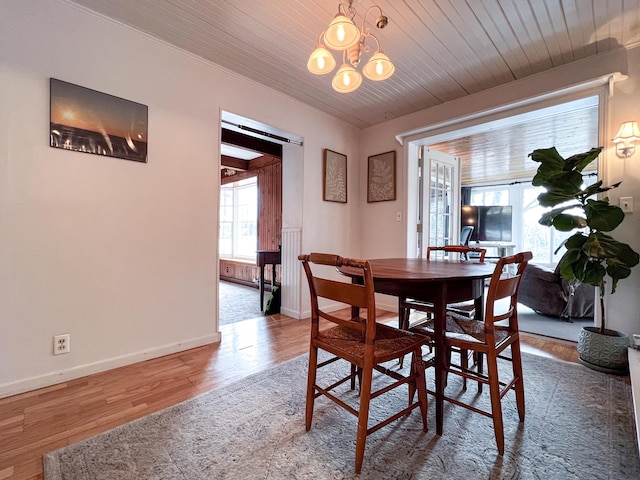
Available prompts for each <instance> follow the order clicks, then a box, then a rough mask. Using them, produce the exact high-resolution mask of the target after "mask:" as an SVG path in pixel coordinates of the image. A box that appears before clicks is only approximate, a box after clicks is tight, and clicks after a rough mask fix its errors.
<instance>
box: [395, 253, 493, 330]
mask: <svg viewBox="0 0 640 480" xmlns="http://www.w3.org/2000/svg"><path fill="white" fill-rule="evenodd" d="M434 252H442V253H443V254H446V255H447V256H449V255H451V254H453V255H458V258H460V260H465V261H476V262H479V263H484V258H485V255H486V254H487V250H486V249H485V248H478V247H466V246H464V245H445V246H440V247H436V246H433V247H427V260H430V259H431V258H432V253H434ZM470 254H475V256H472V255H470ZM469 300H472V299H469ZM398 310H399V316H398V326H399V327H400V328H402V329H404V330H408V329H409V327H410V324H409V319H410V317H411V310H418V311H421V312H424V313H426V314H427V316H428V317H429V318H431V317H432V316H433V312H434V306H433V304H432V303H430V302H424V301H421V300H417V299H413V298H407V297H399V300H398ZM447 310H451V311H454V312H456V313H459V314H461V315H466V316H468V317H472V316H474V315H475V303H474V302H473V301H471V302H468V301H467V302H459V303H454V304H450V305H447Z"/></svg>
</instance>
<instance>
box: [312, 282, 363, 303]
mask: <svg viewBox="0 0 640 480" xmlns="http://www.w3.org/2000/svg"><path fill="white" fill-rule="evenodd" d="M313 284H314V288H315V291H316V295H317V296H318V297H322V298H327V299H329V300H334V301H336V302H340V303H346V304H349V305H351V306H353V307H360V308H366V306H367V302H368V300H369V299H368V296H367V288H366V286H365V285H357V284H355V283H346V282H340V281H337V280H329V279H326V278H319V277H313Z"/></svg>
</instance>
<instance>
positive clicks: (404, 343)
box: [298, 253, 428, 473]
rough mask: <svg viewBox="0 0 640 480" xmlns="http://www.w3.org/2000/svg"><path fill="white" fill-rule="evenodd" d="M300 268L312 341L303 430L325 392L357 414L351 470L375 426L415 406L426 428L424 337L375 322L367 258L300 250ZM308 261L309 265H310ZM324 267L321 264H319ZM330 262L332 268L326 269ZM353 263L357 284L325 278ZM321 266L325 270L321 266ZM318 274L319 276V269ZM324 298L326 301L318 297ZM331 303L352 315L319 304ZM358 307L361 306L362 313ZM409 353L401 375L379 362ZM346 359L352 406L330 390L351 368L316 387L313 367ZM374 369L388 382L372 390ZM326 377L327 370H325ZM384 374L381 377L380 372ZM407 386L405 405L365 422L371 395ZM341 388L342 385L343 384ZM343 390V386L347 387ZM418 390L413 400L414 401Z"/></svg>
mask: <svg viewBox="0 0 640 480" xmlns="http://www.w3.org/2000/svg"><path fill="white" fill-rule="evenodd" d="M298 259H299V260H300V261H301V262H302V265H303V267H304V271H305V273H306V276H307V280H308V281H309V291H310V293H311V345H310V352H309V374H308V383H307V406H306V429H307V431H308V430H309V429H311V423H312V418H313V407H314V401H315V399H316V398H317V397H320V396H325V397H327V398H328V399H330V400H332V401H334V402H335V403H337V404H338V405H339V406H341V407H342V408H344V409H345V410H347V411H348V412H350V413H352V414H353V415H355V416H357V417H358V426H357V434H356V452H355V453H356V454H355V471H356V473H360V470H361V468H362V462H363V458H364V450H365V443H366V438H367V436H368V435H369V434H371V433H373V432H375V431H377V430H378V429H379V428H381V427H383V426H385V425H387V424H389V423H391V422H392V421H394V420H397V419H399V418H400V417H402V416H404V415H407V414H408V413H409V412H411V411H412V410H413V409H415V408H419V409H420V415H421V417H422V425H423V429H424V431H427V390H426V383H425V373H424V371H425V365H424V363H423V361H422V346H423V345H425V344H426V343H427V342H428V338H426V337H425V336H423V335H419V334H415V333H412V332H408V331H406V330H399V329H397V328H394V327H392V326H389V325H384V324H380V323H376V303H375V295H374V289H373V276H372V273H371V268H370V266H369V262H367V261H366V260H357V259H350V258H343V257H339V256H337V255H331V254H323V253H311V254H308V255H300V256H299V257H298ZM312 266H313V267H312ZM323 266H324V267H323ZM328 267H333V268H328ZM339 267H353V268H355V269H359V270H360V271H361V272H362V277H361V278H362V281H363V283H362V284H355V283H345V282H343V281H339V280H334V279H331V278H328V277H330V276H332V275H331V274H333V276H335V268H339ZM323 268H324V270H322V269H323ZM320 271H321V273H322V275H318V272H320ZM319 299H327V300H330V302H326V301H324V302H321V301H319ZM336 302H338V303H340V304H344V305H345V306H346V307H352V308H351V312H352V314H353V315H352V316H351V317H350V318H344V317H342V316H338V315H335V314H333V313H330V312H329V311H327V310H325V309H324V308H323V307H322V305H321V303H322V304H329V305H331V306H332V307H333V308H332V311H333V310H335V305H336ZM360 309H366V314H362V315H361V310H360ZM321 319H324V320H326V321H328V322H330V323H329V324H330V325H333V326H330V328H324V326H323V328H322V329H321V328H320V320H321ZM319 349H320V350H324V351H326V352H329V354H331V358H329V359H328V360H325V361H322V362H320V363H318V350H319ZM408 353H411V354H412V361H411V368H410V372H409V373H408V374H406V375H404V374H401V373H400V372H398V371H395V370H391V369H389V368H387V367H385V366H384V365H382V364H383V363H385V362H389V361H392V360H395V359H397V358H398V357H399V356H401V355H406V354H408ZM340 359H343V360H345V361H346V362H345V366H347V369H349V367H350V365H349V364H351V366H355V372H357V376H358V380H359V386H360V399H359V402H358V405H357V407H356V408H354V407H353V406H352V405H349V404H347V402H346V401H345V400H343V399H342V398H340V392H338V391H335V389H336V388H337V387H338V386H340V385H343V384H345V383H346V382H348V381H350V380H353V378H354V373H353V372H354V370H353V369H351V370H350V371H349V373H346V372H345V374H344V376H343V377H342V378H340V379H339V380H337V381H336V380H331V381H329V380H326V381H325V382H322V383H323V385H324V383H328V382H331V384H330V385H329V386H320V383H321V382H320V381H319V380H318V377H320V379H323V380H324V378H323V375H322V373H320V374H318V371H319V370H320V369H321V368H322V367H325V366H327V365H329V364H331V363H333V362H335V361H337V360H340ZM374 371H376V372H380V373H382V374H385V375H386V376H388V377H389V379H388V380H389V381H386V382H382V383H383V384H384V385H382V386H380V388H378V387H376V388H377V389H376V390H374V389H372V379H373V374H374ZM325 377H326V375H325ZM384 378H386V377H384ZM402 385H407V386H408V393H409V396H408V405H407V406H406V407H405V408H402V409H401V410H400V411H398V412H397V413H395V414H394V415H392V416H390V417H389V418H387V419H385V420H383V421H381V422H378V423H377V424H375V425H372V426H369V406H370V402H371V400H372V399H375V398H377V397H379V396H381V395H383V394H384V393H387V392H388V391H390V390H392V389H394V388H397V387H400V386H402ZM345 388H346V386H345ZM347 390H348V389H347ZM416 391H417V394H418V395H417V400H416V401H413V399H414V397H415V393H416Z"/></svg>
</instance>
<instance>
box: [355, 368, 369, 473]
mask: <svg viewBox="0 0 640 480" xmlns="http://www.w3.org/2000/svg"><path fill="white" fill-rule="evenodd" d="M372 377H373V366H372V365H370V364H368V365H366V366H365V367H364V369H363V371H362V386H361V389H360V409H359V410H360V411H359V413H358V431H357V434H356V473H360V470H362V461H363V460H364V447H365V445H366V443H367V430H368V425H369V404H370V403H371V383H372Z"/></svg>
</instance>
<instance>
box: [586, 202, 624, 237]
mask: <svg viewBox="0 0 640 480" xmlns="http://www.w3.org/2000/svg"><path fill="white" fill-rule="evenodd" d="M584 212H585V214H586V215H587V223H588V224H589V226H590V227H591V228H592V229H594V230H600V231H602V232H610V231H612V230H614V229H615V228H616V227H617V226H618V225H620V224H621V223H622V221H623V220H624V212H623V211H622V209H621V208H620V207H618V206H617V205H611V204H610V203H609V202H608V201H607V200H591V199H589V200H587V204H586V205H585V207H584Z"/></svg>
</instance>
